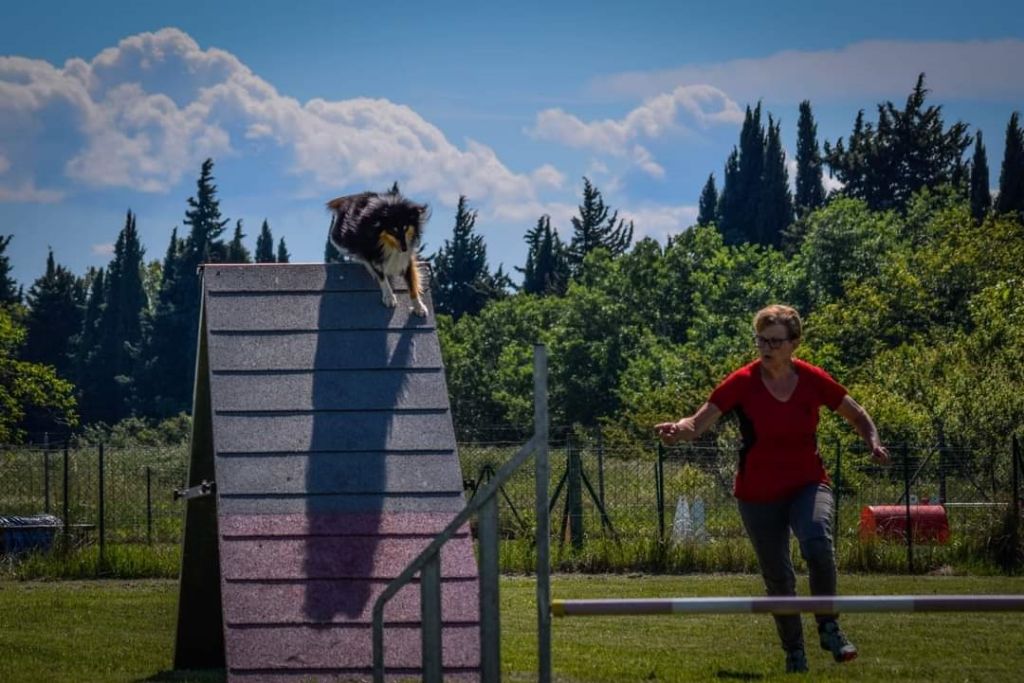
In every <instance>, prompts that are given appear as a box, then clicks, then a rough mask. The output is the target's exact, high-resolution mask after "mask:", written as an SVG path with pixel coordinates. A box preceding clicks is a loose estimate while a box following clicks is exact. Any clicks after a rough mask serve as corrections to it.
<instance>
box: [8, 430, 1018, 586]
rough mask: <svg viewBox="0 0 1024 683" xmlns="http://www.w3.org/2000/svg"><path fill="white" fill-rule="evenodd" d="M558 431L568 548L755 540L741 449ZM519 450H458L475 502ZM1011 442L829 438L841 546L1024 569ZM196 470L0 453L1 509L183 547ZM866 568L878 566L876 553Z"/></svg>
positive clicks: (512, 520) (510, 443)
mask: <svg viewBox="0 0 1024 683" xmlns="http://www.w3.org/2000/svg"><path fill="white" fill-rule="evenodd" d="M553 433H554V434H555V436H554V437H553V439H552V443H551V446H550V471H551V481H550V482H549V484H548V490H549V494H550V499H549V501H548V507H549V510H550V513H551V529H552V534H553V540H554V541H555V542H556V543H557V544H558V547H571V548H582V547H583V546H584V545H586V544H587V543H589V542H590V541H592V540H594V539H596V538H610V539H615V540H617V541H623V540H634V541H636V540H640V541H648V542H654V543H660V544H673V543H675V544H679V543H692V544H702V543H715V542H720V541H723V540H729V539H738V538H742V537H743V536H745V533H744V530H743V526H742V523H741V521H740V517H739V514H738V511H737V508H736V502H735V499H734V498H733V495H732V489H733V479H734V477H735V473H736V467H737V463H738V462H739V449H738V447H737V446H736V445H735V444H729V443H726V444H722V443H716V442H702V443H697V444H687V445H683V446H679V447H673V448H666V447H663V446H660V445H658V444H654V443H652V444H650V445H649V447H648V448H646V449H642V448H641V449H636V448H633V449H630V450H628V451H627V450H625V449H613V448H607V447H605V446H604V445H603V444H602V443H601V441H600V439H591V438H581V437H579V436H578V435H576V434H574V433H571V432H567V431H565V430H563V431H561V432H558V431H556V432H553ZM522 443H523V442H521V441H517V440H515V439H514V438H505V439H502V440H493V441H489V442H486V443H481V442H463V443H460V444H459V455H460V460H461V465H462V476H463V482H462V483H463V488H464V490H465V495H466V498H467V500H468V499H469V498H471V497H472V496H473V495H475V493H476V491H477V490H479V488H480V487H481V486H483V485H485V484H486V483H487V482H488V481H489V480H490V479H491V478H492V477H493V476H494V474H495V473H496V472H497V471H498V470H499V469H500V468H501V466H502V465H503V464H504V463H505V462H506V461H508V460H509V459H510V458H511V457H512V456H513V455H514V454H515V452H516V451H517V450H518V449H519V448H520V447H521V445H522ZM1014 444H1015V446H1014V447H1013V448H1011V446H1010V444H1009V443H1008V444H1007V446H1006V447H1005V448H997V449H993V450H991V451H980V450H969V449H958V448H952V447H940V446H925V445H897V446H894V447H892V448H891V452H892V455H893V458H892V462H891V463H889V464H888V465H877V464H874V463H872V462H871V461H870V458H869V457H868V454H867V453H866V452H865V451H864V449H863V448H862V447H859V446H850V445H846V444H838V443H837V444H821V449H820V451H821V455H822V458H823V463H824V465H825V467H826V469H827V470H828V472H829V475H830V478H831V480H832V486H833V490H834V493H835V503H836V509H835V523H834V535H835V538H836V544H837V548H840V549H842V548H846V549H847V551H848V552H847V556H850V555H851V553H852V554H853V555H854V557H855V559H856V558H857V557H860V556H857V555H856V553H861V554H863V552H864V551H863V548H864V547H865V546H867V547H874V548H879V547H881V548H882V549H883V550H884V549H886V548H889V549H895V550H892V552H899V553H901V557H902V554H903V553H905V556H906V564H907V566H908V568H910V569H913V568H914V567H915V558H916V559H917V560H918V561H921V560H922V558H923V560H924V561H925V562H928V563H930V564H935V563H936V562H938V561H941V559H942V557H943V553H947V554H948V553H949V552H950V550H949V548H959V549H960V551H961V552H980V551H985V550H986V549H987V548H990V547H991V548H996V550H993V552H997V551H998V548H997V546H1001V547H1004V548H1010V549H1011V550H1010V551H1009V555H1008V556H1007V558H1006V559H1005V561H1004V562H1003V564H1004V565H1007V566H1008V567H1009V568H1010V569H1014V568H1016V569H1021V568H1024V562H1022V561H1021V559H1020V552H1019V548H1020V545H1021V544H1020V534H1021V530H1020V527H1021V522H1020V504H1021V478H1022V477H1021V472H1022V471H1024V457H1022V456H1021V453H1020V448H1019V446H1017V445H1016V442H1014ZM187 463H188V447H187V445H179V446H173V447H165V448H138V447H136V448H112V447H109V446H66V445H64V444H52V443H51V444H47V445H45V446H23V447H16V448H15V447H0V515H36V514H43V513H49V514H52V515H55V516H56V517H58V518H60V519H61V520H62V521H63V522H64V524H63V528H62V531H61V533H62V534H63V538H64V540H65V542H66V543H68V544H70V545H72V546H74V545H76V544H83V543H100V544H102V543H104V542H109V543H151V544H152V543H157V544H160V543H177V542H179V541H180V537H181V531H182V523H183V514H182V513H183V511H184V505H183V504H182V503H181V502H175V501H174V500H173V496H172V493H173V491H174V490H175V489H179V488H182V487H184V486H185V483H186V481H187V474H188V472H187V470H188V464H187ZM534 471H535V470H534V466H533V462H532V460H528V461H527V464H526V465H525V466H524V467H523V468H521V469H520V471H518V472H517V473H516V474H515V475H514V476H513V477H512V479H511V480H510V481H509V482H508V483H507V484H506V485H505V486H504V487H503V488H502V489H501V490H500V491H499V509H500V528H501V532H502V535H503V536H504V537H505V538H508V539H515V538H523V539H531V538H532V534H533V529H534V526H535V519H534V516H535V507H534V495H535V487H534ZM908 529H910V533H908V532H907V530H908ZM964 548H966V549H967V550H964ZM972 549H973V550H972ZM979 549H980V550H979ZM1013 549H1018V550H1016V551H1015V550H1013ZM858 562H860V563H861V564H862V565H863V568H870V558H867V557H866V556H865V557H863V558H861V559H859V560H858ZM858 566H861V565H858Z"/></svg>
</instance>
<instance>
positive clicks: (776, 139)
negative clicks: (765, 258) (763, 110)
mask: <svg viewBox="0 0 1024 683" xmlns="http://www.w3.org/2000/svg"><path fill="white" fill-rule="evenodd" d="M781 137H782V136H781V131H780V125H779V124H778V123H776V122H774V121H773V120H772V117H771V115H770V114H769V115H768V140H767V143H766V146H765V152H764V171H763V175H762V178H761V184H760V188H761V196H760V201H759V204H758V208H757V215H756V218H755V223H754V225H755V228H754V237H755V239H754V240H753V241H755V242H756V243H757V244H762V245H765V246H771V247H775V248H780V247H781V246H782V236H783V234H784V232H785V230H786V228H788V227H789V226H790V224H791V223H792V222H793V198H792V195H790V193H789V172H788V171H786V153H785V152H784V151H783V149H782V139H781Z"/></svg>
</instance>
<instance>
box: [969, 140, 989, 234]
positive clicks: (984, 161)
mask: <svg viewBox="0 0 1024 683" xmlns="http://www.w3.org/2000/svg"><path fill="white" fill-rule="evenodd" d="M970 200H971V216H973V217H974V220H975V222H976V223H981V222H982V221H984V220H985V216H987V215H988V212H989V211H990V210H991V209H992V192H991V191H990V190H989V186H988V155H987V154H986V153H985V143H984V142H982V139H981V131H980V130H979V131H978V134H977V135H976V136H975V137H974V156H973V157H972V158H971V190H970Z"/></svg>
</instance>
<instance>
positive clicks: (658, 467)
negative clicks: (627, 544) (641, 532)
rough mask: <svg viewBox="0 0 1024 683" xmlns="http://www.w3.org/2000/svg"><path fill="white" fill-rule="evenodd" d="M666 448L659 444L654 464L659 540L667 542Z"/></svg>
mask: <svg viewBox="0 0 1024 683" xmlns="http://www.w3.org/2000/svg"><path fill="white" fill-rule="evenodd" d="M664 462H665V446H664V445H663V444H662V443H661V442H660V441H659V442H658V459H657V461H656V462H655V463H654V497H655V505H657V507H658V540H659V541H664V540H665V465H664Z"/></svg>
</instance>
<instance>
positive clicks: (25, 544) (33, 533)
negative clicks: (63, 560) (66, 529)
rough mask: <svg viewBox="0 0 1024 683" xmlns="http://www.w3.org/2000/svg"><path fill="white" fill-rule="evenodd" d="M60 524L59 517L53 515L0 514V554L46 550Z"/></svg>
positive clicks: (50, 545) (51, 543) (49, 546)
mask: <svg viewBox="0 0 1024 683" xmlns="http://www.w3.org/2000/svg"><path fill="white" fill-rule="evenodd" d="M62 526H63V524H62V522H61V520H60V518H59V517H54V516H53V515H31V516H27V517H24V516H3V515H0V555H20V554H23V553H27V552H30V551H32V550H41V551H47V550H49V549H50V548H52V547H53V539H54V537H55V536H56V535H57V532H58V531H60V529H61V527H62Z"/></svg>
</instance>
